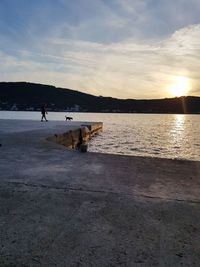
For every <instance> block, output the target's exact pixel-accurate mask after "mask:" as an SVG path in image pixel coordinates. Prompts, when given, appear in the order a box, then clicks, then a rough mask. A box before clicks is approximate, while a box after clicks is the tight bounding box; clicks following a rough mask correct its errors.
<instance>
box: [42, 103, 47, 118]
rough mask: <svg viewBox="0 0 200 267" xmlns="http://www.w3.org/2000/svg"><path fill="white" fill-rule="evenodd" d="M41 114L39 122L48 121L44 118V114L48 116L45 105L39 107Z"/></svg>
mask: <svg viewBox="0 0 200 267" xmlns="http://www.w3.org/2000/svg"><path fill="white" fill-rule="evenodd" d="M41 114H42V118H41V121H43V119H44V120H45V121H48V120H47V118H46V114H48V113H47V110H46V105H44V106H42V107H41Z"/></svg>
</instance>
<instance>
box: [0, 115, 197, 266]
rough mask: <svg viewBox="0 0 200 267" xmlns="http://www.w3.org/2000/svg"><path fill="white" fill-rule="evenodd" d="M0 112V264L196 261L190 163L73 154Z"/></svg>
mask: <svg viewBox="0 0 200 267" xmlns="http://www.w3.org/2000/svg"><path fill="white" fill-rule="evenodd" d="M82 124H83V125H85V124H86V123H85V122H80V123H79V122H78V123H77V122H47V123H46V122H43V123H41V122H36V121H32V122H30V121H17V120H0V143H1V144H2V146H1V147H0V266H27V267H28V266H176V267H177V266H199V263H200V225H199V221H200V162H194V161H183V160H182V161H178V160H168V159H158V158H143V157H132V156H131V157H130V156H120V155H119V156H118V155H106V154H99V153H79V152H78V151H76V150H69V149H66V147H65V146H62V145H59V144H57V143H55V142H51V141H48V140H47V138H48V137H50V136H54V135H55V134H57V135H62V134H64V133H65V132H66V127H68V130H70V131H73V130H76V129H77V127H78V128H79V126H81V125H82Z"/></svg>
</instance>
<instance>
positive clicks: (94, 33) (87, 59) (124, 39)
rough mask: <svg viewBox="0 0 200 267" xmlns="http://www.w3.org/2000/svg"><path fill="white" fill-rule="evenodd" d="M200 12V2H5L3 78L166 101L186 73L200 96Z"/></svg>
mask: <svg viewBox="0 0 200 267" xmlns="http://www.w3.org/2000/svg"><path fill="white" fill-rule="evenodd" d="M9 11H10V14H9V16H8V12H9ZM199 12H200V3H198V2H197V1H196V0H191V1H190V2H188V1H186V0H177V1H172V0H169V1H164V0H163V1H154V0H123V1H122V0H115V1H114V0H110V1H105V0H95V1H94V0H85V1H81V0H74V1H67V0H42V1H39V0H35V1H32V2H31V6H30V8H29V9H28V6H27V1H25V0H18V1H11V0H7V1H2V2H1V3H0V14H1V15H2V20H1V21H0V32H1V33H3V34H2V36H1V42H0V60H1V62H4V64H1V66H0V80H7V81H11V80H12V81H17V80H18V81H19V80H28V81H32V82H41V83H46V84H53V85H55V86H60V87H67V88H73V89H78V90H82V91H84V92H87V93H92V94H96V95H107V96H113V97H120V98H161V97H168V96H171V95H170V93H169V92H170V90H169V88H170V86H173V84H174V83H176V79H177V78H178V77H180V76H186V77H187V78H188V79H189V80H190V85H191V90H190V92H189V93H190V94H199V95H200V91H199V89H200V84H199V83H200V77H199V73H198V69H199V67H200V63H199V62H200V53H199V52H200V51H199V48H200V45H199V44H200V41H199V40H200V24H198V23H199ZM11 15H12V16H11Z"/></svg>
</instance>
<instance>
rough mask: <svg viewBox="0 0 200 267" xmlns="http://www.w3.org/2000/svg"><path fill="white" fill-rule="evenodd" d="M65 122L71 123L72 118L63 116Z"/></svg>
mask: <svg viewBox="0 0 200 267" xmlns="http://www.w3.org/2000/svg"><path fill="white" fill-rule="evenodd" d="M65 120H66V121H71V120H73V118H72V117H67V116H65Z"/></svg>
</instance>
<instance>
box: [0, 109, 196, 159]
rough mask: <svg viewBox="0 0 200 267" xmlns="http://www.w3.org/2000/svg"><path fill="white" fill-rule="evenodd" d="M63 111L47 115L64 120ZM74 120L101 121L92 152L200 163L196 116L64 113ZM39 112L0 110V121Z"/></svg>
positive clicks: (30, 116)
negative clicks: (102, 126)
mask: <svg viewBox="0 0 200 267" xmlns="http://www.w3.org/2000/svg"><path fill="white" fill-rule="evenodd" d="M65 115H66V112H65V113H64V112H49V114H48V119H49V120H64V116H65ZM67 115H68V116H71V117H73V118H74V120H78V121H102V122H103V123H104V130H103V132H102V133H101V134H99V135H98V136H96V137H95V138H94V139H93V140H92V141H91V143H90V145H89V150H90V151H93V152H103V153H114V154H124V155H139V156H152V157H162V158H179V159H191V160H198V161H199V160H200V138H199V133H200V115H172V114H109V113H67ZM40 117H41V116H40V112H20V111H18V112H9V111H7V112H6V111H0V118H1V119H2V118H4V119H16V118H17V119H30V120H40Z"/></svg>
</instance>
